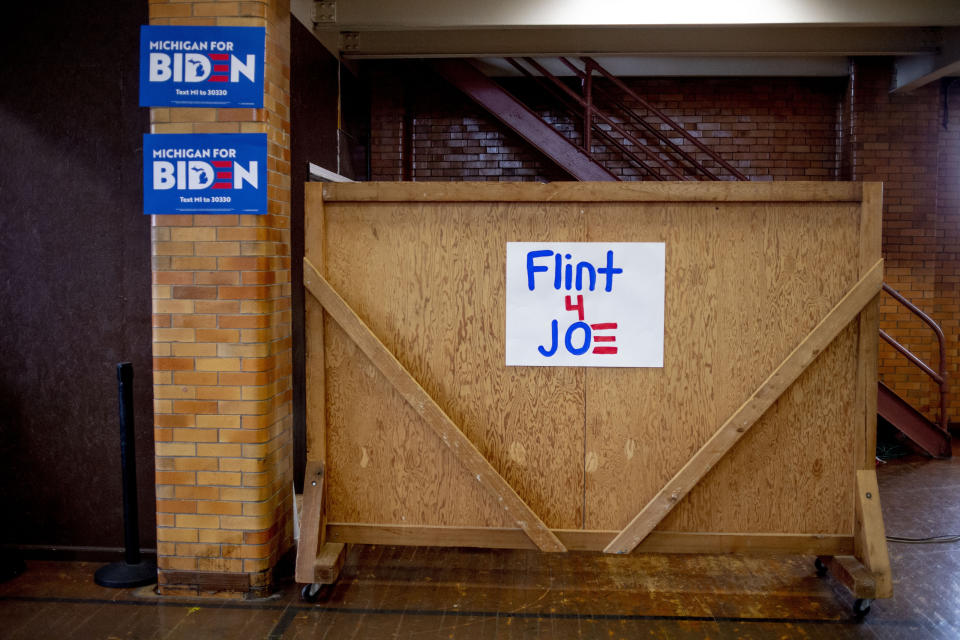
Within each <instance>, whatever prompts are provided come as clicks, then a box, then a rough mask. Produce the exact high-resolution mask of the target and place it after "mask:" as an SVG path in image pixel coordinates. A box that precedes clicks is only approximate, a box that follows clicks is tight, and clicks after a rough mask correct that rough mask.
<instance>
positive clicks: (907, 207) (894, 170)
mask: <svg viewBox="0 0 960 640" xmlns="http://www.w3.org/2000/svg"><path fill="white" fill-rule="evenodd" d="M891 70H892V65H891V63H890V61H889V60H887V59H871V60H859V61H857V63H856V65H855V66H854V74H853V82H852V90H851V101H852V113H851V116H850V119H851V124H852V128H851V129H852V133H851V135H850V138H849V141H850V145H851V151H850V155H851V158H852V178H853V179H854V180H869V181H882V182H883V185H884V186H883V254H884V259H885V260H886V264H885V279H886V282H887V283H888V284H889V285H890V286H892V287H894V288H895V289H897V290H898V291H900V293H902V294H903V295H904V296H906V297H907V298H908V299H909V300H911V301H912V302H913V303H914V304H916V305H917V306H918V307H920V308H921V309H924V310H925V311H926V312H927V313H929V314H932V315H936V314H937V310H936V308H935V306H934V297H935V281H936V278H937V272H938V265H937V261H936V253H937V241H938V239H937V234H936V219H937V172H938V169H937V165H938V161H937V159H938V139H939V134H940V100H939V85H938V84H937V83H933V84H930V85H927V86H925V87H922V88H921V89H918V90H917V91H914V92H912V93H910V94H907V95H892V94H890V86H891V80H892V78H891ZM880 314H881V316H880V325H881V327H882V328H883V329H884V330H885V331H887V333H889V334H891V335H892V336H893V337H894V338H896V339H897V340H898V341H900V342H901V343H902V344H904V345H905V346H906V347H908V348H909V349H910V350H911V351H913V352H914V353H915V354H916V355H917V356H918V357H920V358H921V359H923V360H924V361H925V362H928V363H936V362H937V347H936V342H935V339H934V337H933V333H932V332H931V331H930V329H928V328H927V327H926V325H924V324H923V323H922V322H921V321H920V320H919V319H918V318H917V317H916V316H915V315H913V314H911V313H910V312H909V311H907V310H906V309H905V308H904V307H903V306H901V305H899V304H898V303H896V302H895V301H893V299H892V298H889V297H888V296H884V297H883V298H882V301H881V307H880ZM938 319H939V320H940V321H943V318H942V317H941V318H938ZM880 373H881V378H882V379H883V381H884V382H885V383H887V384H888V385H889V386H891V387H892V388H893V389H894V390H895V391H897V392H898V393H899V394H900V395H901V396H903V397H905V398H906V399H907V400H908V401H909V402H910V403H911V404H913V405H914V406H915V407H917V408H918V409H919V410H921V411H923V412H924V413H925V414H927V415H928V416H932V415H933V414H935V413H936V412H937V411H938V406H939V405H938V402H939V392H938V388H937V386H936V385H935V384H933V383H932V382H931V381H930V379H929V378H928V377H926V376H925V375H924V374H922V373H920V371H919V370H918V369H917V368H916V367H915V366H913V365H912V364H910V363H909V362H908V361H907V360H906V359H905V358H904V357H903V356H902V355H900V354H899V353H897V352H896V351H895V350H894V349H893V348H892V347H890V346H889V345H887V344H886V343H885V342H882V341H881V343H880Z"/></svg>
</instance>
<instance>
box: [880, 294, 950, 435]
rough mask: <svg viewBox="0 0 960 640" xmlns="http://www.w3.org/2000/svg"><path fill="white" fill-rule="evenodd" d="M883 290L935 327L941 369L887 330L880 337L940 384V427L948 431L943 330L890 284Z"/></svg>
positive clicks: (948, 389)
mask: <svg viewBox="0 0 960 640" xmlns="http://www.w3.org/2000/svg"><path fill="white" fill-rule="evenodd" d="M883 290H884V291H886V292H887V293H888V294H889V295H890V297H892V298H893V299H894V300H896V301H897V302H899V303H900V304H902V305H903V306H905V307H906V308H907V309H908V310H909V311H910V312H911V313H913V314H914V315H915V316H917V317H918V318H920V319H921V320H923V322H924V323H926V325H927V326H928V327H930V328H931V329H933V332H934V334H936V336H937V343H938V344H939V346H940V362H939V365H940V366H939V371H934V370H933V368H932V367H931V366H930V365H928V364H927V363H925V362H924V361H923V360H921V359H920V358H918V357H917V356H915V355H914V354H913V353H911V352H910V350H909V349H907V348H906V347H905V346H903V345H902V344H900V343H899V342H897V341H896V340H895V339H894V338H893V337H891V336H890V335H889V334H888V333H887V332H886V331H883V330H881V331H880V337H881V338H883V340H884V341H885V342H887V344H889V345H890V346H891V347H893V348H894V349H896V350H897V351H898V352H900V353H901V354H903V355H904V356H905V357H906V358H907V360H909V361H910V362H911V363H913V364H914V365H916V366H917V367H918V368H919V369H920V370H921V371H923V372H924V373H925V374H927V375H928V376H930V378H932V379H933V381H934V382H936V383H937V384H938V385H939V386H940V425H939V426H940V428H941V429H942V430H943V431H948V428H949V425H948V423H947V399H948V397H949V395H950V387H949V384H948V381H947V346H946V340H945V339H944V336H943V330H942V329H941V328H940V325H938V324H937V323H936V322H935V321H934V320H933V318H931V317H930V316H928V315H927V314H925V313H924V312H923V311H921V310H920V308H919V307H917V306H916V305H915V304H913V303H912V302H910V301H909V300H907V299H906V298H904V297H903V295H902V294H901V293H900V292H899V291H897V290H896V289H894V288H893V287H891V286H890V285H888V284H887V283H883Z"/></svg>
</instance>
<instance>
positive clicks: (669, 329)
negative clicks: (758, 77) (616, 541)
mask: <svg viewBox="0 0 960 640" xmlns="http://www.w3.org/2000/svg"><path fill="white" fill-rule="evenodd" d="M707 187H709V188H707ZM871 188H873V187H872V186H871V185H860V184H830V183H827V184H825V183H819V184H815V183H799V184H798V183H792V184H789V185H788V184H776V185H774V184H712V185H705V184H693V185H651V184H649V183H647V184H645V185H636V184H629V185H627V184H611V185H600V184H584V183H577V184H566V183H558V184H552V185H505V184H503V185H495V184H485V185H464V184H439V183H436V184H434V183H431V184H423V183H418V184H411V183H407V184H394V183H389V184H380V183H378V184H336V185H334V184H323V185H320V184H312V185H307V189H308V194H309V192H310V191H311V190H313V191H314V192H315V194H316V193H320V189H322V194H323V199H324V202H323V203H322V215H323V220H324V224H323V234H322V237H321V238H320V239H319V240H317V241H319V242H321V243H322V247H319V248H317V249H316V252H317V253H316V254H317V255H322V256H323V260H324V267H323V269H320V268H319V267H318V270H319V271H321V273H323V275H324V276H325V277H326V278H327V280H329V282H330V284H331V285H332V286H333V287H334V288H335V289H336V290H337V291H338V292H339V293H340V294H341V295H342V296H343V298H344V300H345V301H346V303H347V304H349V306H350V307H351V308H352V309H353V310H354V311H356V313H357V315H358V316H359V317H360V318H362V320H363V322H364V323H365V324H366V325H367V326H369V327H370V329H371V331H372V332H373V333H374V334H376V336H377V337H378V338H379V339H380V340H381V341H382V342H383V344H384V345H385V346H386V347H387V348H388V349H389V350H390V351H391V352H392V353H393V354H394V355H395V356H396V358H397V360H398V361H399V362H400V363H401V364H402V365H403V367H405V368H406V369H407V370H408V371H409V372H410V373H411V374H412V375H413V377H414V378H415V379H416V380H417V381H418V382H419V384H420V385H422V387H423V388H424V390H425V391H426V392H427V393H429V394H430V396H431V397H433V398H434V399H435V400H436V402H437V404H438V405H439V407H440V408H441V409H442V410H443V411H444V412H445V413H446V414H447V415H448V416H449V417H450V418H451V420H453V421H454V422H455V423H457V424H458V425H459V426H460V428H461V429H462V430H463V432H464V433H465V434H466V436H467V437H468V438H469V439H470V441H471V442H472V443H473V444H474V446H476V448H477V449H478V450H479V451H480V452H481V453H482V454H483V455H484V456H485V457H486V458H487V459H488V460H489V461H490V463H491V465H492V466H493V467H494V468H495V469H496V470H497V472H499V473H500V474H501V475H502V476H503V477H504V478H505V479H506V480H507V481H508V482H509V483H510V485H512V486H513V488H514V489H515V490H516V492H517V494H518V495H519V496H520V497H521V498H522V499H523V500H524V501H526V502H527V503H528V504H529V505H530V506H531V508H532V509H533V511H534V512H536V513H537V514H539V515H540V517H541V518H542V519H543V520H544V522H545V523H546V524H547V526H549V527H550V528H553V529H562V530H573V529H586V530H619V529H621V528H622V527H623V526H625V525H626V524H627V522H628V521H629V520H630V519H631V518H632V517H633V516H635V515H636V514H637V513H638V511H639V510H640V509H641V508H642V507H643V506H644V505H645V504H646V503H647V502H648V501H649V500H650V499H651V498H652V497H653V496H654V495H655V494H656V493H657V492H658V491H659V490H660V489H661V488H662V487H663V486H664V484H666V482H667V481H668V480H669V479H670V478H671V477H673V475H674V474H676V473H677V471H678V470H679V469H680V468H681V467H683V465H684V464H685V463H686V462H687V460H689V459H690V457H691V456H692V455H693V454H694V453H695V452H696V451H697V450H698V449H699V448H700V447H702V446H703V444H704V443H705V442H706V441H707V440H708V439H709V438H710V437H711V436H712V435H713V434H714V433H715V432H716V431H717V429H718V428H719V427H720V425H721V424H722V423H723V421H724V420H726V419H727V418H728V417H729V416H730V415H731V414H732V413H733V412H734V411H735V410H736V409H737V408H738V407H740V406H741V405H742V404H743V403H744V402H745V401H746V400H747V399H748V397H749V395H750V394H751V393H752V392H753V391H754V390H755V389H756V388H757V387H758V386H759V385H760V383H762V382H763V380H764V379H766V378H767V377H768V376H769V375H770V373H771V372H772V371H773V369H774V368H775V367H776V366H777V365H778V364H779V363H780V362H782V361H783V360H784V358H786V356H787V355H788V354H789V353H790V352H791V350H792V349H793V348H794V347H796V345H797V344H798V343H799V342H800V340H802V338H803V337H804V336H805V335H806V334H807V333H809V332H810V331H811V330H812V329H813V328H814V327H815V326H816V325H817V323H818V322H819V321H820V320H821V319H822V318H823V316H824V315H826V313H827V312H828V311H829V310H830V309H831V308H832V307H833V306H834V305H835V304H836V303H837V302H838V301H839V300H840V298H841V297H842V296H843V295H844V294H845V293H846V292H847V291H848V290H849V289H850V287H852V286H853V285H854V284H855V283H856V282H857V280H858V278H859V276H860V275H861V271H862V269H863V267H862V261H863V260H864V259H865V258H866V256H867V253H868V252H867V251H866V249H865V247H866V248H867V249H869V248H870V247H872V244H871V243H873V240H869V241H867V240H863V239H862V238H861V235H862V233H872V234H878V233H879V226H878V225H873V226H871V225H872V223H871V225H864V224H863V221H862V220H861V217H862V215H863V214H862V212H863V210H864V209H865V207H864V206H863V205H862V204H861V198H862V197H863V196H864V193H865V191H869V189H871ZM875 197H876V194H875V193H874V194H872V195H871V198H875ZM315 199H316V198H314V199H312V200H311V199H308V204H309V203H310V202H312V201H315ZM307 215H308V220H309V218H310V217H311V216H313V215H314V212H313V211H312V210H310V209H308V212H307ZM308 229H309V223H308ZM536 240H544V241H547V240H551V241H592V242H598V241H617V242H630V241H636V242H640V241H662V242H665V243H666V257H667V262H666V268H667V272H666V291H667V293H666V309H665V310H666V327H665V366H664V368H662V369H606V368H604V369H599V368H588V369H582V368H567V367H552V368H537V367H506V366H505V365H504V353H503V349H504V314H505V308H504V303H505V301H504V265H505V249H506V243H507V242H508V241H536ZM311 241H312V240H311V239H309V238H308V242H311ZM309 252H310V249H309V248H308V255H309ZM307 324H308V326H307V331H308V334H307V335H308V337H307V340H308V345H311V344H315V342H314V341H315V337H314V335H315V331H322V332H323V336H322V340H321V343H322V344H323V345H324V350H323V351H324V357H325V363H324V376H325V381H324V393H325V394H326V398H325V404H324V407H325V415H326V430H327V436H326V446H327V451H326V453H327V459H328V470H327V478H326V480H327V483H328V486H327V487H326V489H327V511H328V517H329V521H330V522H338V523H341V524H348V523H358V524H359V523H368V524H369V523H379V525H378V526H392V525H396V526H447V527H455V528H457V527H459V528H477V527H479V528H485V527H487V528H492V529H504V528H506V529H511V528H514V527H513V525H512V524H511V523H510V522H509V520H505V519H504V517H503V515H502V513H501V511H500V510H499V509H498V508H497V505H496V504H495V501H493V500H491V499H490V497H489V495H487V493H486V492H485V491H483V490H482V489H480V488H479V487H478V486H477V483H476V481H475V480H474V479H473V478H471V477H470V476H469V475H468V474H467V473H466V472H465V471H464V468H463V466H462V465H460V464H459V463H458V462H457V460H456V459H455V458H454V457H453V456H451V455H450V454H449V452H447V451H446V450H445V448H444V447H443V446H442V445H440V444H439V443H438V442H437V439H436V437H435V436H434V434H433V433H432V432H431V431H430V430H429V429H427V428H426V427H425V426H424V424H423V422H422V420H421V418H420V416H419V415H418V414H417V413H416V411H414V410H413V409H412V408H411V407H410V406H409V405H408V404H407V403H406V402H405V401H404V399H403V398H402V397H401V396H400V395H399V394H398V393H397V392H396V391H395V390H394V389H392V388H391V386H390V385H389V384H388V383H387V381H386V380H385V379H384V378H383V376H382V374H381V373H380V372H379V371H378V370H377V369H376V367H374V366H373V365H372V364H371V363H370V361H369V360H368V359H367V358H366V356H364V355H363V353H361V352H360V350H359V349H358V348H357V347H356V345H355V344H354V343H353V342H352V340H351V339H350V338H349V337H348V336H347V335H345V334H344V333H343V331H342V330H341V329H340V328H339V327H338V326H337V324H336V323H334V322H331V321H330V319H329V318H327V319H326V321H325V322H317V314H315V313H314V314H310V315H308V318H307ZM860 329H861V326H860V323H859V322H854V323H852V325H851V326H850V327H847V328H845V329H843V330H842V331H841V332H840V334H839V335H838V336H837V338H836V339H835V340H834V341H833V342H832V343H831V344H830V345H829V347H827V348H826V349H825V350H824V351H823V353H822V354H820V356H819V357H818V358H817V359H816V360H815V361H814V362H813V364H812V365H810V367H809V368H808V369H807V370H806V371H805V372H803V373H802V374H801V375H800V377H799V378H798V379H797V381H796V382H795V383H794V384H793V385H792V386H790V387H789V388H788V389H787V390H786V391H785V392H784V393H783V395H782V396H781V397H780V398H779V399H778V400H777V401H776V402H775V403H774V404H773V405H772V406H771V407H770V408H769V410H767V411H766V412H765V413H764V414H763V415H762V417H761V418H760V419H759V420H758V421H757V422H756V424H755V426H754V427H753V428H752V429H751V430H750V431H749V432H748V433H746V435H745V436H743V438H742V439H741V440H740V442H739V443H738V444H737V445H736V446H735V447H734V448H733V449H732V450H731V452H730V453H729V455H727V456H726V457H725V458H724V459H723V460H721V461H720V462H719V463H718V464H717V465H716V466H715V467H714V468H713V470H712V471H710V472H709V473H708V474H707V475H706V477H705V478H704V479H703V481H702V482H701V483H700V485H698V486H697V487H695V488H693V490H692V491H691V492H690V493H689V494H688V495H687V497H686V498H685V499H684V500H683V501H682V502H681V503H680V504H679V505H678V506H677V507H676V508H675V509H674V510H673V512H672V513H671V514H670V515H669V516H668V517H667V518H666V519H665V520H664V522H663V523H662V524H661V526H660V530H663V531H665V530H670V531H679V532H691V533H692V532H723V533H730V534H734V533H736V534H748V533H749V534H785V535H786V534H789V535H833V536H841V537H844V539H847V538H849V537H851V536H852V535H853V529H854V510H853V509H854V504H853V496H854V495H855V494H854V474H853V470H854V469H855V468H857V466H858V465H859V464H862V457H861V456H862V455H863V454H862V448H861V447H862V446H863V444H865V443H864V440H865V434H864V429H865V426H864V419H863V408H864V400H863V399H862V398H863V396H862V395H861V396H860V398H861V399H860V400H858V397H857V385H858V380H859V382H860V384H862V382H863V379H864V376H869V375H870V371H869V370H864V369H861V367H860V364H858V359H859V358H860V357H861V353H862V351H863V350H862V348H861V341H860V336H859V334H860ZM308 349H309V350H310V353H311V354H312V353H313V349H312V348H309V347H308ZM308 368H309V365H308ZM311 393H313V391H312V389H308V396H309V394H311ZM861 393H863V391H862V388H861ZM308 402H309V400H308ZM858 405H859V409H858ZM309 406H310V407H311V409H310V410H311V411H313V410H317V409H315V406H316V405H315V404H314V403H310V404H309ZM858 415H859V417H860V420H859V423H858V421H857V417H858ZM858 442H859V443H862V444H860V446H857V444H858Z"/></svg>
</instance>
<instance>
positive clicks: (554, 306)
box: [506, 242, 666, 367]
mask: <svg viewBox="0 0 960 640" xmlns="http://www.w3.org/2000/svg"><path fill="white" fill-rule="evenodd" d="M665 256H666V250H665V246H664V243H662V242H508V243H507V342H506V353H507V365H508V366H509V365H514V366H538V367H662V366H663V300H664V273H665Z"/></svg>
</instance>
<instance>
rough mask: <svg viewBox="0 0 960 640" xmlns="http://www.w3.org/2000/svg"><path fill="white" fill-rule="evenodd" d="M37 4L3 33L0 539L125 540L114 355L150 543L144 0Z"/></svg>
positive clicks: (61, 542)
mask: <svg viewBox="0 0 960 640" xmlns="http://www.w3.org/2000/svg"><path fill="white" fill-rule="evenodd" d="M24 6H27V5H24ZM36 6H37V9H35V10H33V9H30V8H24V9H21V12H22V13H21V15H19V16H16V17H14V18H9V16H8V18H9V19H8V20H6V21H5V22H6V26H5V27H4V29H3V30H4V31H5V33H3V34H2V35H3V38H2V40H3V43H2V47H3V64H2V65H0V221H2V222H0V327H2V331H0V493H2V495H3V496H4V500H5V504H4V507H5V509H4V513H5V517H4V519H3V520H4V523H3V524H2V525H0V542H2V543H6V544H18V545H56V546H107V547H117V546H120V545H122V541H123V535H122V528H121V497H120V491H121V489H120V470H119V427H118V419H117V391H116V389H117V385H116V372H115V367H116V363H118V362H121V361H132V362H133V364H134V368H135V382H134V392H135V396H134V403H135V411H136V425H137V449H138V450H137V454H138V456H137V457H138V465H139V494H140V529H141V540H142V543H143V545H144V546H153V544H154V541H155V538H156V533H155V526H156V525H155V515H154V510H155V509H154V503H155V501H154V481H153V468H154V464H153V425H152V406H151V405H152V391H151V375H152V374H151V358H150V356H151V344H150V340H151V338H150V304H151V303H150V238H149V233H150V229H149V218H148V217H146V216H144V215H142V214H141V213H140V211H141V187H140V183H141V164H142V161H141V134H142V133H143V132H145V131H146V130H147V119H148V114H147V110H146V109H140V108H139V107H138V106H137V46H138V45H137V43H138V37H139V35H138V33H139V25H140V24H144V23H145V22H146V20H147V15H146V12H147V3H146V2H120V3H117V2H107V1H104V0H98V1H92V2H82V3H53V5H50V4H41V3H36Z"/></svg>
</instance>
